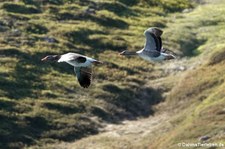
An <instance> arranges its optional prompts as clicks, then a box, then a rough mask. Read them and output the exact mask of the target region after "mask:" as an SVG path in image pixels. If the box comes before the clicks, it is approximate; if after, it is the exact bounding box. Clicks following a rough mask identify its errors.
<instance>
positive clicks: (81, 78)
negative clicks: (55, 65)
mask: <svg viewBox="0 0 225 149" xmlns="http://www.w3.org/2000/svg"><path fill="white" fill-rule="evenodd" d="M41 60H42V61H56V62H59V63H60V62H66V63H68V64H70V65H72V66H74V72H75V74H76V76H77V79H78V82H79V84H80V85H81V86H82V87H83V88H88V87H89V86H90V84H91V80H92V68H91V66H92V64H101V63H102V62H100V61H98V60H95V59H93V58H90V57H87V56H84V55H81V54H77V53H66V54H63V55H48V56H46V57H44V58H42V59H41Z"/></svg>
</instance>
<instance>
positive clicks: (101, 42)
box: [65, 29, 127, 51]
mask: <svg viewBox="0 0 225 149" xmlns="http://www.w3.org/2000/svg"><path fill="white" fill-rule="evenodd" d="M97 34H99V35H107V33H105V32H101V31H92V30H89V29H80V30H79V31H74V32H69V33H66V34H65V36H66V37H67V38H68V40H69V41H70V42H72V43H75V44H83V45H87V46H90V47H91V48H92V49H102V50H105V49H109V50H114V51H121V50H123V49H126V48H127V44H126V41H125V40H122V39H120V40H118V39H112V40H111V41H110V42H109V41H108V40H107V41H106V40H105V39H103V38H101V37H99V38H96V39H90V38H89V36H90V35H97Z"/></svg>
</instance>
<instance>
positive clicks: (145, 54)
mask: <svg viewBox="0 0 225 149" xmlns="http://www.w3.org/2000/svg"><path fill="white" fill-rule="evenodd" d="M162 33H163V31H162V30H160V29H158V28H156V27H151V28H149V29H147V30H145V32H144V35H145V37H146V42H145V46H144V48H143V49H142V50H139V51H137V52H129V51H127V50H125V51H123V52H121V53H120V55H139V56H140V57H141V58H143V59H144V60H147V61H150V62H159V61H163V60H170V59H174V58H175V56H174V55H172V54H167V53H165V51H164V50H163V48H162V40H161V37H160V36H161V35H162Z"/></svg>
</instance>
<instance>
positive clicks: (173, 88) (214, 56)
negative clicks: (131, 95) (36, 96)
mask: <svg viewBox="0 0 225 149" xmlns="http://www.w3.org/2000/svg"><path fill="white" fill-rule="evenodd" d="M224 8H225V1H205V3H204V5H200V6H198V7H197V8H196V9H194V10H192V11H190V12H188V13H182V14H173V15H172V16H171V18H170V19H169V20H170V21H169V22H168V23H167V24H166V26H168V27H167V28H166V29H165V36H166V37H168V38H167V42H168V43H169V44H168V46H169V47H170V48H172V47H174V48H177V49H181V51H183V53H184V55H194V57H192V58H190V57H189V58H181V59H179V60H177V61H173V62H172V63H167V64H164V65H162V66H157V68H159V69H160V68H161V69H163V70H164V73H165V72H166V73H169V74H170V75H167V76H166V77H161V78H156V79H151V81H149V82H148V83H147V84H146V85H147V86H155V87H161V88H164V89H165V87H167V90H166V91H164V92H163V94H162V96H163V97H164V100H165V102H162V103H160V104H158V105H156V106H155V107H154V110H155V115H154V116H151V117H149V118H145V119H137V120H135V121H124V122H123V123H122V124H118V125H108V127H106V129H105V131H106V132H103V133H100V134H98V135H94V136H91V137H87V138H84V139H81V140H79V141H76V142H74V143H67V144H66V143H62V144H56V145H53V146H50V147H55V146H57V147H62V148H74V149H80V148H88V149H91V148H104V149H111V148H121V149H122V148H133V149H136V148H149V149H164V148H165V149H174V148H181V146H178V144H179V143H183V144H185V143H186V144H188V143H203V145H204V143H214V144H215V143H217V144H218V145H224V146H225V141H224V140H225V127H224V123H225V119H224V118H225V109H224V107H225V90H224V87H225V83H224V78H225V67H224V64H225V44H224V42H223V41H224V40H225V36H224V34H225V24H224V20H225V17H224V15H222V14H225V9H224ZM169 35H170V36H169ZM172 68H176V69H172ZM178 68H182V69H181V70H182V71H175V70H177V69H178ZM171 69H172V70H171ZM204 136H205V137H207V139H206V141H200V138H202V137H204ZM197 148H204V149H205V148H210V149H211V148H221V147H219V146H217V147H216V146H211V147H210V146H202V147H201V146H198V147H197ZM222 148H223V147H222Z"/></svg>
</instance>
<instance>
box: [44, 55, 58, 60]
mask: <svg viewBox="0 0 225 149" xmlns="http://www.w3.org/2000/svg"><path fill="white" fill-rule="evenodd" d="M59 58H60V55H48V56H46V57H44V58H42V59H41V61H57V60H59Z"/></svg>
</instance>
